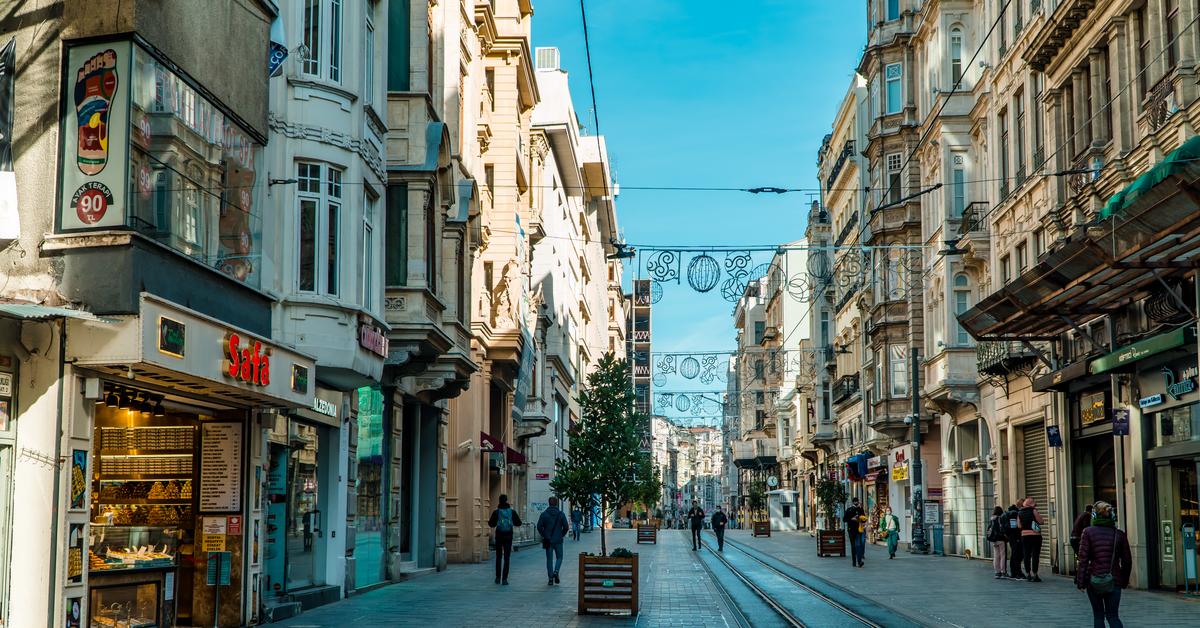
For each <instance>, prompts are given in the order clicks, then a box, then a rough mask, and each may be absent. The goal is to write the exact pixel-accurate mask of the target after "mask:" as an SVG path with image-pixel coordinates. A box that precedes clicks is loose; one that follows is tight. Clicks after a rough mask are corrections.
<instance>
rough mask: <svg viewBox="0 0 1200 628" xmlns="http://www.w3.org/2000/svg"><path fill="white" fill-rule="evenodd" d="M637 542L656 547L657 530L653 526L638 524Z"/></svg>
mask: <svg viewBox="0 0 1200 628" xmlns="http://www.w3.org/2000/svg"><path fill="white" fill-rule="evenodd" d="M637 542H638V543H653V544H655V545H658V528H656V527H655V526H654V525H643V524H638V527H637Z"/></svg>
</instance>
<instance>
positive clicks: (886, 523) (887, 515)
mask: <svg viewBox="0 0 1200 628" xmlns="http://www.w3.org/2000/svg"><path fill="white" fill-rule="evenodd" d="M879 533H880V534H882V535H883V538H885V539H887V550H888V559H892V558H895V557H896V545H897V544H899V542H900V519H898V518H897V517H896V515H894V514H892V507H891V506H884V507H883V516H882V517H880V518H879Z"/></svg>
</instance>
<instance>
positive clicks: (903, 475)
mask: <svg viewBox="0 0 1200 628" xmlns="http://www.w3.org/2000/svg"><path fill="white" fill-rule="evenodd" d="M907 479H908V463H907V462H902V463H900V464H898V465H896V466H895V467H893V468H892V481H893V482H903V481H905V480H907Z"/></svg>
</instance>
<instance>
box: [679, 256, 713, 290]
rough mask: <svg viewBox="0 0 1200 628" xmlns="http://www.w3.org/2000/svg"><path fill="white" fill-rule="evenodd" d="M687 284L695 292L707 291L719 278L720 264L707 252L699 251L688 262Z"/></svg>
mask: <svg viewBox="0 0 1200 628" xmlns="http://www.w3.org/2000/svg"><path fill="white" fill-rule="evenodd" d="M687 273H688V285H689V286H691V287H692V290H695V291H696V292H708V291H709V290H712V289H713V288H716V287H717V282H718V281H719V280H720V279H721V265H720V264H719V263H717V260H716V259H715V258H714V257H713V256H711V255H709V254H708V253H701V254H699V255H697V256H696V257H693V258H692V261H691V262H689V263H688V270H687Z"/></svg>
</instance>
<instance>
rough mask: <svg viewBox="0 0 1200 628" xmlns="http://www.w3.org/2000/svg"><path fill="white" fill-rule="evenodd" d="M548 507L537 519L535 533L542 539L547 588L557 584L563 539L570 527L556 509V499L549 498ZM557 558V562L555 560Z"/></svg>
mask: <svg viewBox="0 0 1200 628" xmlns="http://www.w3.org/2000/svg"><path fill="white" fill-rule="evenodd" d="M547 501H549V503H550V506H549V507H547V508H546V510H543V511H542V516H540V517H538V522H537V531H538V534H539V535H541V537H542V547H543V548H545V550H546V575H547V576H548V577H549V582H547V583H546V584H547V586H553V585H555V584H558V582H559V579H558V570H559V568H560V567H562V561H563V539H565V538H567V532H568V531H570V529H571V526H570V525H568V524H567V516H566V515H564V514H563V511H561V510H559V509H558V498H557V497H551V498H550V499H549V500H547ZM555 557H557V560H555Z"/></svg>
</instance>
